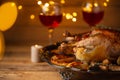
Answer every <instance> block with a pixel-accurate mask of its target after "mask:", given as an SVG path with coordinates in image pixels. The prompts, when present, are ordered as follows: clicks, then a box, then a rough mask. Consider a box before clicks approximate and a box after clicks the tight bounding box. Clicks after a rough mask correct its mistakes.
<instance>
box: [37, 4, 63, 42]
mask: <svg viewBox="0 0 120 80" xmlns="http://www.w3.org/2000/svg"><path fill="white" fill-rule="evenodd" d="M41 8H42V11H41V12H40V14H39V20H40V22H41V23H42V24H43V25H44V26H45V27H47V28H48V33H49V35H48V37H49V43H50V44H52V37H53V31H54V29H55V28H57V27H58V25H59V24H60V22H61V21H62V11H61V5H60V4H59V3H56V2H54V3H52V4H50V3H45V4H43V5H41Z"/></svg>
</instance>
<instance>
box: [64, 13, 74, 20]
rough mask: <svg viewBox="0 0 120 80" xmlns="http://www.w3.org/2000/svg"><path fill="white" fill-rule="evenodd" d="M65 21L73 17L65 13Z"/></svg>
mask: <svg viewBox="0 0 120 80" xmlns="http://www.w3.org/2000/svg"><path fill="white" fill-rule="evenodd" d="M65 17H66V19H72V18H73V16H72V15H71V14H70V13H66V16H65Z"/></svg>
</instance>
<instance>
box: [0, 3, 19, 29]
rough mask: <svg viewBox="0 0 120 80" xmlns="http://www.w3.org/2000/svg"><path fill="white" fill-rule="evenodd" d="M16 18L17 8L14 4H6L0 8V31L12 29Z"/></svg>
mask: <svg viewBox="0 0 120 80" xmlns="http://www.w3.org/2000/svg"><path fill="white" fill-rule="evenodd" d="M16 18H17V6H16V4H15V3H14V2H6V3H4V4H2V5H1V6H0V30H1V31H6V30H8V29H9V28H11V27H12V25H13V24H14V23H15V21H16Z"/></svg>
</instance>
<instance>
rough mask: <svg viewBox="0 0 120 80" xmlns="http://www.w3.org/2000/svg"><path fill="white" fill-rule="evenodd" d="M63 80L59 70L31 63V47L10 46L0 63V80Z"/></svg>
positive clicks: (43, 64)
mask: <svg viewBox="0 0 120 80" xmlns="http://www.w3.org/2000/svg"><path fill="white" fill-rule="evenodd" d="M48 79H50V80H61V77H60V75H59V73H58V71H57V69H55V68H53V67H52V66H50V65H48V64H47V63H45V62H39V63H32V62H31V61H30V49H29V46H22V47H16V46H9V47H7V48H6V53H5V56H4V58H3V60H2V61H0V80H48Z"/></svg>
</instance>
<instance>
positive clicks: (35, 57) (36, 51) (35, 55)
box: [31, 45, 43, 63]
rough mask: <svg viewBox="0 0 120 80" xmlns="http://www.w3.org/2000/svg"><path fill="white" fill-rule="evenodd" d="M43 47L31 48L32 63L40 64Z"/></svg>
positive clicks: (35, 46) (34, 46)
mask: <svg viewBox="0 0 120 80" xmlns="http://www.w3.org/2000/svg"><path fill="white" fill-rule="evenodd" d="M42 48H43V46H41V45H33V46H31V62H35V63H37V62H39V61H40V55H41V54H40V49H42Z"/></svg>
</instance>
